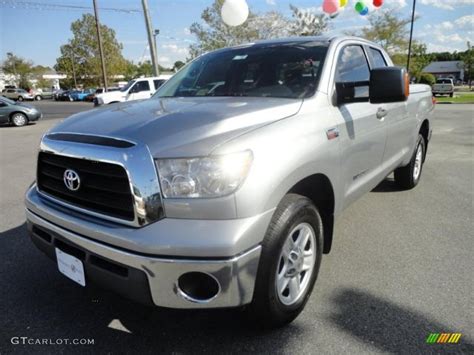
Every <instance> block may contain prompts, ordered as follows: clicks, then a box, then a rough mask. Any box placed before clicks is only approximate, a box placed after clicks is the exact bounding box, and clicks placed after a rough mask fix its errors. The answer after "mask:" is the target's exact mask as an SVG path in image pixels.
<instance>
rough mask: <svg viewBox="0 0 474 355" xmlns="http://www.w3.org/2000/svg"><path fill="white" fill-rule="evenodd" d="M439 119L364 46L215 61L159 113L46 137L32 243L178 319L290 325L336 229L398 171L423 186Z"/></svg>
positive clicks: (261, 46) (204, 60)
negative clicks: (234, 315)
mask: <svg viewBox="0 0 474 355" xmlns="http://www.w3.org/2000/svg"><path fill="white" fill-rule="evenodd" d="M433 107H434V106H433V101H432V95H431V91H430V88H429V87H428V86H425V85H412V86H410V87H409V83H408V75H406V73H405V72H404V70H403V69H400V68H395V67H393V64H392V61H391V60H390V58H389V56H388V55H387V54H386V53H385V51H384V50H383V49H382V48H381V47H379V46H378V45H376V44H374V43H371V42H368V41H365V40H362V39H359V38H352V37H305V38H298V39H289V40H275V41H265V42H259V43H255V44H248V45H243V46H238V47H234V48H226V49H222V50H218V51H215V52H212V53H208V54H205V55H202V56H200V57H199V58H197V59H195V60H194V61H193V62H191V63H190V64H188V65H187V66H185V67H184V68H183V69H181V70H180V71H179V72H178V73H177V74H176V75H174V76H173V78H171V79H170V80H169V81H167V82H166V83H165V84H164V85H163V86H162V87H161V88H160V89H159V90H158V92H157V93H156V94H155V95H154V96H153V98H152V99H150V100H146V101H141V102H124V103H119V104H116V105H112V106H109V107H104V108H100V109H95V110H92V111H89V112H83V113H80V114H77V115H75V116H73V117H70V118H69V119H67V120H65V121H64V122H62V123H60V124H59V125H57V126H56V127H55V128H53V129H52V130H51V131H50V132H48V133H47V134H46V135H45V136H44V137H43V139H42V142H41V147H40V152H39V156H38V167H37V173H38V175H37V180H36V183H35V184H34V185H33V186H32V187H31V188H30V189H29V191H28V192H27V194H26V208H27V209H26V216H27V220H28V228H29V231H30V234H31V238H32V240H33V242H34V243H35V245H36V246H37V247H38V248H39V249H41V250H42V251H44V252H45V253H46V254H47V255H48V256H50V257H51V258H52V259H54V260H56V261H57V265H58V269H59V271H60V272H61V273H63V274H64V275H65V276H67V277H69V278H70V279H72V280H73V281H75V282H77V283H78V284H80V285H82V286H85V285H87V284H88V283H89V282H98V283H100V284H101V285H103V286H104V287H108V288H112V289H113V290H115V291H117V292H119V293H121V294H123V295H126V296H128V297H130V298H132V299H135V300H138V301H140V302H144V303H149V304H152V305H157V306H163V307H171V308H219V307H239V306H244V305H248V307H247V311H248V312H249V314H250V315H252V316H253V317H254V318H255V319H256V321H257V322H259V323H263V324H264V325H266V326H280V325H283V324H286V323H288V322H291V321H292V320H293V319H295V318H296V317H297V316H298V314H299V313H300V312H301V311H302V310H303V308H304V306H305V304H306V302H307V301H308V299H309V297H310V295H311V291H312V289H313V287H314V285H315V281H316V278H317V275H318V271H319V268H320V264H321V260H322V256H323V254H324V253H328V252H329V251H330V249H331V244H332V243H333V239H336V242H337V238H335V237H334V236H333V227H334V220H335V218H336V217H337V216H338V215H340V214H341V212H342V211H343V210H344V209H345V208H346V207H347V206H348V205H349V204H351V203H352V202H353V201H355V200H356V199H357V198H359V197H360V196H362V195H363V194H364V193H366V192H368V191H370V190H372V189H373V188H374V187H375V186H377V184H379V183H380V182H381V181H382V180H383V179H384V178H385V177H386V176H387V175H389V174H390V173H391V172H395V179H396V181H397V183H398V184H399V185H400V187H401V188H403V189H410V188H413V187H415V186H416V185H417V184H418V182H419V181H420V176H421V172H422V167H423V162H424V159H425V156H426V151H427V147H428V142H429V139H430V136H431V127H432V125H431V122H430V119H431V116H432V112H433ZM361 223H366V222H364V221H361ZM381 237H383V236H381ZM58 297H60V295H58Z"/></svg>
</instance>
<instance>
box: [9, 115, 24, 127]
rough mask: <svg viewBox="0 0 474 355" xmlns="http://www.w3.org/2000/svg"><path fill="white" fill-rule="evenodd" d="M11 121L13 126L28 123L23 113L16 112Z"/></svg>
mask: <svg viewBox="0 0 474 355" xmlns="http://www.w3.org/2000/svg"><path fill="white" fill-rule="evenodd" d="M11 123H12V124H13V125H14V126H15V127H21V126H24V125H26V124H27V123H28V118H27V117H26V116H25V115H24V114H22V113H20V112H17V113H14V114H13V116H12V118H11Z"/></svg>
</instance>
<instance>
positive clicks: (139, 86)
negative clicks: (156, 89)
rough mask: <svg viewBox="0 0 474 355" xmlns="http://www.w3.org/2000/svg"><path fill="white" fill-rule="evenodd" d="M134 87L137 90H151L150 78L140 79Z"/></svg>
mask: <svg viewBox="0 0 474 355" xmlns="http://www.w3.org/2000/svg"><path fill="white" fill-rule="evenodd" d="M133 89H134V91H135V92H141V91H150V84H148V80H145V81H138V82H137V83H136V84H135V87H134V88H133Z"/></svg>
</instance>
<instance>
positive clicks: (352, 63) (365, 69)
mask: <svg viewBox="0 0 474 355" xmlns="http://www.w3.org/2000/svg"><path fill="white" fill-rule="evenodd" d="M369 80H370V70H369V64H368V62H367V58H366V57H365V53H364V50H363V49H362V47H361V46H358V45H351V46H347V47H344V48H343V49H342V51H341V52H340V53H339V58H338V60H337V66H336V75H335V81H336V82H357V81H367V82H368V81H369ZM368 96H369V86H368V85H365V86H360V87H356V88H355V93H354V97H356V98H363V97H368Z"/></svg>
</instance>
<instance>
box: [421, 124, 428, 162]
mask: <svg viewBox="0 0 474 355" xmlns="http://www.w3.org/2000/svg"><path fill="white" fill-rule="evenodd" d="M419 134H421V135H422V136H423V139H424V140H425V154H424V156H423V161H424V160H425V158H426V152H427V151H428V138H429V134H430V121H429V120H428V119H427V118H425V119H424V120H423V122H422V123H421V126H420V130H419Z"/></svg>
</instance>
